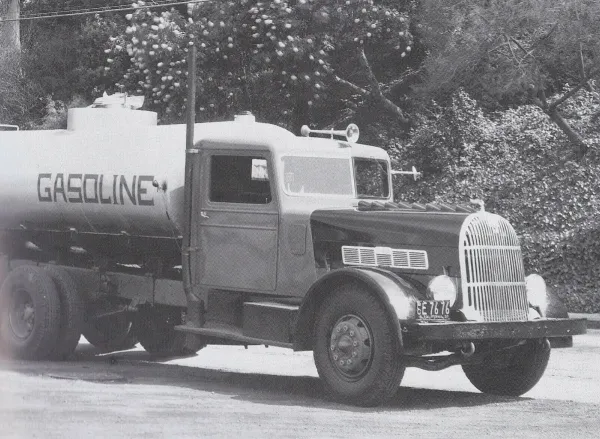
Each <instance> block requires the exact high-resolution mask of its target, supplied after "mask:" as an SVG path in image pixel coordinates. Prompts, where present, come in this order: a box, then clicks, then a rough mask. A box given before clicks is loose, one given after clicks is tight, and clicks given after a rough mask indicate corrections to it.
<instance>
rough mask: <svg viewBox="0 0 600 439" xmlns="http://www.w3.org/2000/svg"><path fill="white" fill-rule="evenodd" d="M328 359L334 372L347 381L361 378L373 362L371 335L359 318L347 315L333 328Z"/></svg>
mask: <svg viewBox="0 0 600 439" xmlns="http://www.w3.org/2000/svg"><path fill="white" fill-rule="evenodd" d="M329 359H330V361H331V364H333V366H334V368H335V370H336V371H337V372H338V373H339V374H340V375H341V376H343V377H344V378H346V379H348V380H353V381H354V380H357V379H359V378H361V377H362V376H363V375H364V374H365V373H366V372H367V370H368V369H369V367H370V366H371V362H372V360H373V335H372V334H371V330H370V328H369V327H368V325H367V324H366V323H365V321H364V320H363V319H361V318H360V317H358V316H356V315H353V314H348V315H345V316H343V317H341V318H340V319H339V320H338V321H337V322H336V324H335V325H334V326H333V329H332V331H331V338H330V343H329Z"/></svg>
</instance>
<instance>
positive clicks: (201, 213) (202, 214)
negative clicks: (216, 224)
mask: <svg viewBox="0 0 600 439" xmlns="http://www.w3.org/2000/svg"><path fill="white" fill-rule="evenodd" d="M200 216H201V217H202V218H210V217H209V216H208V215H207V214H206V212H204V211H203V210H201V211H200Z"/></svg>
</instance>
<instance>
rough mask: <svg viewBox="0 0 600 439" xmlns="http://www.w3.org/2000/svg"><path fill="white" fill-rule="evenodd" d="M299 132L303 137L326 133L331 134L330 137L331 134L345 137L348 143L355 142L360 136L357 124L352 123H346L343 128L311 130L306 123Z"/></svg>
mask: <svg viewBox="0 0 600 439" xmlns="http://www.w3.org/2000/svg"><path fill="white" fill-rule="evenodd" d="M300 134H301V135H302V136H303V137H309V136H310V135H311V134H326V135H329V136H331V138H332V139H333V136H339V137H345V138H346V141H347V142H348V143H356V142H358V137H359V136H360V130H359V129H358V126H356V125H355V124H353V123H351V124H350V125H348V126H347V127H346V129H345V130H333V129H331V130H311V129H310V128H309V127H308V125H302V128H301V129H300Z"/></svg>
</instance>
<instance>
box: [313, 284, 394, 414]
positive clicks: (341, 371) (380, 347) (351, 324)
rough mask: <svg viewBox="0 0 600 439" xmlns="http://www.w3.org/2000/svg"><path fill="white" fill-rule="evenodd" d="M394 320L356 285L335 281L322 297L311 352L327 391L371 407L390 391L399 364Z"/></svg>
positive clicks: (364, 290) (337, 398)
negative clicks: (333, 288)
mask: <svg viewBox="0 0 600 439" xmlns="http://www.w3.org/2000/svg"><path fill="white" fill-rule="evenodd" d="M394 323H395V322H393V320H392V319H391V317H390V315H389V313H388V312H387V310H386V309H385V308H384V306H383V305H382V304H381V302H380V301H379V300H378V298H376V297H375V296H374V295H373V294H372V293H370V292H369V291H368V290H366V289H365V288H363V287H361V286H359V285H355V284H348V285H345V286H341V287H339V288H338V289H336V290H335V291H334V292H332V293H331V294H330V295H329V296H327V297H326V298H325V299H324V301H323V303H322V305H321V307H320V311H319V312H318V315H317V318H316V321H315V327H314V351H313V355H314V360H315V365H316V366H317V371H318V372H319V376H320V377H321V379H322V380H323V382H324V385H325V390H326V392H327V393H328V394H329V396H331V397H332V398H333V399H335V400H337V401H340V402H343V403H346V404H347V403H351V404H354V405H359V406H365V407H374V406H378V405H380V404H383V403H384V402H386V401H388V400H389V399H390V398H391V397H392V396H394V395H395V393H396V392H397V391H398V387H399V386H400V382H401V381H402V377H403V375H404V370H405V367H404V365H403V363H402V360H401V355H402V340H401V339H400V338H399V335H398V331H397V329H396V325H395V324H394ZM341 362H345V364H344V365H341Z"/></svg>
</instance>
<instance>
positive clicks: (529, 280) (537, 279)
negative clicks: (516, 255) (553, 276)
mask: <svg viewBox="0 0 600 439" xmlns="http://www.w3.org/2000/svg"><path fill="white" fill-rule="evenodd" d="M525 286H526V288H527V300H528V301H529V304H530V305H531V306H533V307H536V308H539V309H540V310H541V311H542V313H543V312H544V311H545V309H546V282H545V281H544V278H543V277H542V276H540V275H539V274H530V275H529V276H527V277H526V278H525Z"/></svg>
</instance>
